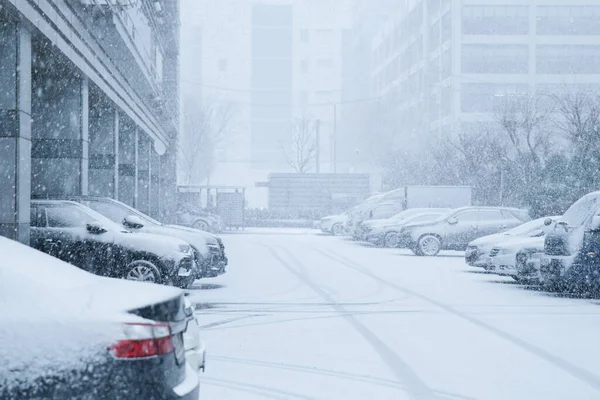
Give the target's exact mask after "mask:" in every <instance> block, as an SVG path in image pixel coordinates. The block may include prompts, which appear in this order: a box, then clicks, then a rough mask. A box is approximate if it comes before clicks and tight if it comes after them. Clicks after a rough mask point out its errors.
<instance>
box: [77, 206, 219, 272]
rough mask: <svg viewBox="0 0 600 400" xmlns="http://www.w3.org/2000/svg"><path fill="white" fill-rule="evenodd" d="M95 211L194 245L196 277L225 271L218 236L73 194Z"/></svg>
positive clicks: (135, 229)
mask: <svg viewBox="0 0 600 400" xmlns="http://www.w3.org/2000/svg"><path fill="white" fill-rule="evenodd" d="M69 200H73V201H77V202H78V203H81V204H83V205H85V206H87V207H89V208H91V209H92V210H94V211H96V212H98V213H100V214H102V215H104V216H105V217H106V218H108V219H110V220H111V221H113V222H114V223H117V224H122V225H123V226H124V227H125V229H127V230H130V231H131V232H134V233H139V232H142V233H153V234H158V235H165V236H172V237H175V238H179V239H181V240H184V241H186V242H188V243H190V244H191V245H192V250H193V252H194V258H195V259H196V264H197V265H198V267H199V268H198V269H196V270H195V271H194V276H195V278H196V279H201V278H213V277H215V276H219V275H222V274H224V273H225V271H226V267H227V263H228V260H227V256H226V255H225V246H224V245H223V241H222V240H221V239H220V238H218V237H216V236H215V235H213V234H211V233H208V232H204V231H202V230H198V229H193V228H187V227H184V226H177V225H165V224H162V223H160V222H158V221H157V220H155V219H154V218H152V217H149V216H148V215H146V214H144V213H142V212H141V211H138V210H136V209H135V208H132V207H130V206H128V205H127V204H125V203H122V202H120V201H117V200H113V199H109V198H105V197H91V196H80V197H70V198H69Z"/></svg>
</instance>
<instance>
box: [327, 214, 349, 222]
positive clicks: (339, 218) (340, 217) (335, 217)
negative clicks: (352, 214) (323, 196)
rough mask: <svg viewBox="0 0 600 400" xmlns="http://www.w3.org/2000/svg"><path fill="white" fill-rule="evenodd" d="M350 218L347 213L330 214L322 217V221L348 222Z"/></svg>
mask: <svg viewBox="0 0 600 400" xmlns="http://www.w3.org/2000/svg"><path fill="white" fill-rule="evenodd" d="M347 219H348V216H347V215H328V216H327V217H323V218H321V221H333V222H342V223H343V222H346V220H347Z"/></svg>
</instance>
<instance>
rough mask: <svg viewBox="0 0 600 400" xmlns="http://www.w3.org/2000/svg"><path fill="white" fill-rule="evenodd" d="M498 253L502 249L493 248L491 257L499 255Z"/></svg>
mask: <svg viewBox="0 0 600 400" xmlns="http://www.w3.org/2000/svg"><path fill="white" fill-rule="evenodd" d="M498 253H500V249H499V248H493V249H492V251H490V257H495V256H497V255H498Z"/></svg>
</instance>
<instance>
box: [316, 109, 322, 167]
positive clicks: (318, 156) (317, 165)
mask: <svg viewBox="0 0 600 400" xmlns="http://www.w3.org/2000/svg"><path fill="white" fill-rule="evenodd" d="M320 125H321V121H319V119H317V121H316V122H315V136H316V138H315V142H316V143H315V144H316V151H315V162H316V170H317V174H318V173H319V172H321V165H320V160H319V158H320V153H321V143H320V142H321V141H320V136H321V132H320Z"/></svg>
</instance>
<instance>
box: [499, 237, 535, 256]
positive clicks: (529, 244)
mask: <svg viewBox="0 0 600 400" xmlns="http://www.w3.org/2000/svg"><path fill="white" fill-rule="evenodd" d="M494 247H499V248H501V249H504V250H514V251H515V252H517V251H519V250H521V249H524V248H527V249H535V250H539V251H544V237H515V238H513V239H508V240H505V241H503V242H501V243H499V244H498V245H497V246H494Z"/></svg>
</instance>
